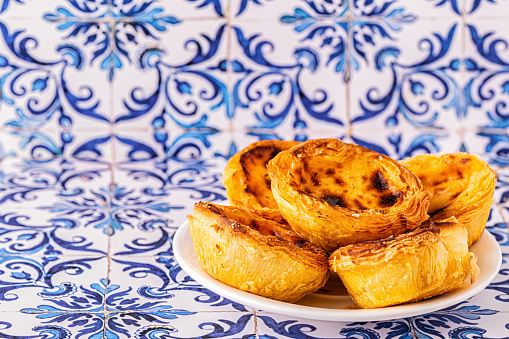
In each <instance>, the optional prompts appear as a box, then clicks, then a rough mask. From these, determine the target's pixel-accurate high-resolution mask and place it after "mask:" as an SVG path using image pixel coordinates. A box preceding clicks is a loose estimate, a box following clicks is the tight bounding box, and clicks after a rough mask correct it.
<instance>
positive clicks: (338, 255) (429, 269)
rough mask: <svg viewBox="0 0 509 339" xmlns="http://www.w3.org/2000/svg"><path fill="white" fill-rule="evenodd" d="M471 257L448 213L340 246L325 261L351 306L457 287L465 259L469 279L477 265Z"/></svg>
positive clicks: (408, 299) (464, 274)
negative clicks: (409, 227)
mask: <svg viewBox="0 0 509 339" xmlns="http://www.w3.org/2000/svg"><path fill="white" fill-rule="evenodd" d="M471 256H473V257H474V258H475V255H474V254H473V253H469V252H468V245H467V230H466V228H465V227H464V226H463V225H461V224H460V223H458V222H457V220H456V219H455V218H454V217H451V218H449V219H447V220H444V221H442V222H431V225H430V226H429V227H422V228H418V229H416V230H414V231H411V232H409V233H405V234H401V235H398V236H395V237H390V238H388V239H383V240H379V241H369V242H363V243H358V244H353V245H349V246H345V247H341V248H339V249H338V250H336V251H335V252H333V253H332V255H331V257H330V261H329V262H330V266H331V270H332V271H334V272H336V273H337V274H338V276H339V277H340V278H341V280H342V281H343V284H344V285H345V287H346V289H347V291H348V293H349V294H350V296H351V297H352V299H353V300H354V301H355V303H356V304H357V305H359V306H360V307H362V308H378V307H385V306H391V305H398V304H403V303H409V302H414V301H419V300H422V299H427V298H430V297H433V296H437V295H440V294H443V293H446V292H448V291H452V290H454V289H457V288H459V287H460V286H462V284H463V282H464V280H465V278H466V277H467V275H468V272H469V264H470V265H472V266H473V267H475V268H473V269H472V280H475V274H476V273H477V272H478V268H477V266H476V264H475V260H472V262H470V257H471ZM472 280H471V282H473V281H472Z"/></svg>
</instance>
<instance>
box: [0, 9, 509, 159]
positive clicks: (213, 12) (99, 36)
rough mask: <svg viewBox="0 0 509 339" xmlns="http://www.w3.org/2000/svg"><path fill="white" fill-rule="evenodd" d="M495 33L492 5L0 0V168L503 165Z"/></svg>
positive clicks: (506, 56) (502, 85)
mask: <svg viewBox="0 0 509 339" xmlns="http://www.w3.org/2000/svg"><path fill="white" fill-rule="evenodd" d="M508 23H509V1H504V0H449V1H447V0H414V1H392V0H385V1H384V0H363V1H355V0H343V1H338V0H295V1H292V0H165V1H163V0H161V1H157V0H155V1H154V0H136V1H128V0H96V1H86V0H72V1H71V0H68V1H65V0H0V31H1V36H0V91H1V101H0V146H1V147H0V150H1V152H2V154H1V156H2V158H8V157H12V156H14V155H17V156H22V157H24V158H27V159H31V160H34V161H36V162H46V161H49V160H51V159H53V158H55V157H57V158H58V157H60V156H62V155H63V156H66V157H75V158H77V159H81V160H84V161H90V162H94V161H96V162H97V161H100V162H105V161H106V162H108V161H111V162H113V163H125V162H130V161H145V160H149V159H155V160H157V161H159V162H161V163H163V162H164V163H167V162H168V161H169V162H173V161H174V162H175V163H176V164H182V163H185V164H193V163H197V162H201V163H202V164H204V165H206V163H209V162H214V161H219V162H221V161H224V157H228V155H230V154H231V153H232V152H233V151H235V150H238V149H239V148H242V147H244V146H245V145H247V144H248V143H249V142H253V141H256V140H259V139H267V138H281V139H296V140H305V139H309V138H316V137H324V136H330V137H338V138H342V139H344V140H346V141H353V142H356V143H359V144H361V145H365V146H367V147H370V148H373V149H376V150H377V151H379V152H382V153H385V154H388V155H390V156H392V157H394V158H398V159H399V158H403V157H405V156H408V155H411V154H416V153H419V152H439V151H445V152H452V151H459V150H466V151H471V152H475V153H479V154H482V155H483V157H485V158H486V159H488V160H489V161H490V162H491V163H492V164H494V165H505V164H507V162H508V161H509V160H508V158H507V145H508V136H507V126H508V121H509V119H508V117H509V107H508V104H509V101H508V98H509V46H508V41H509V38H508V37H509V33H508V32H507V24H508ZM105 159H107V160H105Z"/></svg>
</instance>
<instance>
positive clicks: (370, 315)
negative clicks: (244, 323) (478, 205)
mask: <svg viewBox="0 0 509 339" xmlns="http://www.w3.org/2000/svg"><path fill="white" fill-rule="evenodd" d="M186 237H188V239H190V240H191V243H192V238H191V234H190V232H189V223H188V221H187V220H185V221H184V222H183V223H182V224H181V225H180V226H179V227H178V229H177V231H176V232H175V235H174V237H173V243H172V246H173V253H174V255H175V259H176V260H177V263H178V264H179V265H180V267H181V268H182V269H183V270H184V272H185V273H186V274H188V275H189V276H190V277H191V278H193V279H194V280H195V281H196V282H198V283H199V284H201V285H202V286H204V287H205V288H207V289H209V290H211V291H213V292H214V293H217V294H218V295H220V296H222V297H225V298H227V299H229V300H232V301H234V302H237V303H240V304H242V305H245V306H249V307H252V308H254V309H255V310H261V311H266V312H272V313H276V314H280V315H287V316H292V317H297V318H301V319H312V320H322V321H336V322H337V321H341V322H354V321H384V320H393V319H399V318H407V317H411V316H417V315H422V314H426V313H430V312H433V311H437V310H440V309H443V308H446V307H449V306H452V305H455V304H457V303H459V302H461V301H464V300H466V299H468V298H470V297H472V296H474V295H476V294H477V293H479V292H481V291H482V290H484V289H485V288H486V287H487V286H488V285H489V284H490V283H491V282H492V281H493V280H494V279H495V277H496V276H497V275H498V273H499V271H500V267H501V265H502V252H501V249H500V246H499V245H498V243H497V241H496V239H495V238H494V237H493V235H492V234H491V233H490V232H489V231H488V230H484V232H483V233H482V235H481V238H487V240H486V239H483V241H488V243H489V245H491V247H493V248H494V249H495V250H494V253H493V254H495V252H496V259H497V262H496V263H495V265H494V269H493V270H492V271H491V272H490V273H489V275H488V276H487V277H486V278H485V279H484V280H483V281H482V282H481V283H479V284H478V285H477V286H475V288H469V289H465V290H464V291H463V292H460V293H459V295H456V297H454V296H453V297H450V298H443V299H435V298H440V297H443V296H445V295H447V294H448V293H451V292H454V291H451V292H448V293H445V294H443V295H441V296H437V297H435V298H432V299H427V300H424V301H420V302H416V303H410V304H403V305H395V306H389V307H383V308H377V309H331V308H321V307H313V306H307V305H299V304H292V303H287V302H283V301H278V300H273V299H269V298H266V297H262V296H259V295H255V294H252V293H249V292H246V291H241V290H239V289H237V288H235V287H232V286H229V285H227V284H225V283H223V282H221V281H219V280H217V279H215V278H214V277H212V276H211V275H209V274H208V273H207V272H206V271H205V270H204V269H203V268H201V266H200V265H199V264H198V269H197V270H195V269H194V268H193V266H192V265H191V264H190V263H188V262H187V260H186V258H185V254H184V252H185V249H183V248H182V247H181V246H180V244H181V243H182V241H183V240H185V239H186ZM188 251H189V250H188ZM191 252H192V254H194V253H195V252H194V248H193V249H192V250H191ZM186 253H187V252H186ZM194 255H195V254H194ZM195 258H196V255H195ZM196 259H197V258H196ZM493 259H494V258H491V260H493ZM456 294H457V293H456ZM433 299H434V300H433Z"/></svg>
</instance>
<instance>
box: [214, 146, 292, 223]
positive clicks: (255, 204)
mask: <svg viewBox="0 0 509 339" xmlns="http://www.w3.org/2000/svg"><path fill="white" fill-rule="evenodd" d="M297 144H298V142H297V141H282V140H262V141H258V142H255V143H252V144H251V145H249V146H248V147H246V148H244V149H242V150H241V151H239V152H237V153H236V154H235V155H234V156H233V157H231V158H230V160H228V163H227V164H226V167H225V170H224V172H223V185H224V186H225V188H226V197H227V198H228V201H229V202H230V204H231V205H233V206H241V207H244V208H247V209H249V210H251V211H254V212H256V213H257V214H260V215H263V216H265V217H267V218H270V219H274V220H276V221H279V222H284V221H283V219H282V216H281V213H280V212H279V209H278V206H277V204H276V201H275V200H274V196H273V195H272V191H271V187H270V178H269V175H268V174H267V168H266V166H267V162H268V161H269V160H270V159H272V158H273V157H274V156H276V154H278V153H279V152H281V151H283V150H286V149H288V148H290V147H292V146H295V145H297Z"/></svg>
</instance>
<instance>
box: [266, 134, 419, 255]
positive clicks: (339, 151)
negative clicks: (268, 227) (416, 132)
mask: <svg viewBox="0 0 509 339" xmlns="http://www.w3.org/2000/svg"><path fill="white" fill-rule="evenodd" d="M267 169H268V173H269V175H270V178H271V183H272V193H273V195H274V198H275V200H276V202H277V204H278V206H279V210H280V212H281V214H282V215H283V217H284V218H285V219H286V220H287V221H288V223H289V225H290V226H291V228H292V229H293V230H294V231H295V232H296V233H297V234H299V235H300V236H301V237H303V238H304V239H307V240H308V241H310V242H312V243H314V244H316V245H319V246H321V247H323V248H324V249H325V250H327V251H333V250H335V249H337V248H338V247H341V246H345V245H348V244H353V243H356V242H361V241H366V240H376V239H381V238H386V237H389V236H391V235H395V234H400V233H403V232H406V231H408V230H413V229H415V228H416V227H418V226H419V225H420V224H421V223H422V222H423V221H424V220H426V219H427V218H428V215H427V213H426V212H427V210H428V206H429V196H428V194H427V193H426V191H424V188H423V186H422V184H421V182H420V181H419V179H417V178H416V177H415V176H414V175H413V174H412V173H411V172H410V171H409V170H408V169H406V168H405V167H404V166H402V165H401V164H399V163H398V162H397V161H394V160H393V159H391V158H389V157H386V156H384V155H381V154H379V153H377V152H374V151H371V150H368V149H366V148H364V147H361V146H358V145H355V144H349V143H344V142H342V141H340V140H337V139H332V138H329V139H314V140H308V141H306V142H304V143H301V144H299V145H296V146H294V147H292V148H290V149H288V150H286V151H282V152H280V153H279V154H277V155H276V156H275V157H274V158H273V159H272V160H270V161H269V163H268V165H267Z"/></svg>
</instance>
